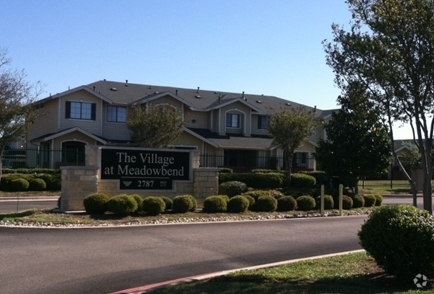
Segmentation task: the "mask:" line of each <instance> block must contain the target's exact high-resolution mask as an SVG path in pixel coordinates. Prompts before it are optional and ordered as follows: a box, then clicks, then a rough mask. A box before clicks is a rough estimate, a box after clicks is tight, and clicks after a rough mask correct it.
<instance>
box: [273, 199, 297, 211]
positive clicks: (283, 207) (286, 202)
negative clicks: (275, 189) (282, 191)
mask: <svg viewBox="0 0 434 294" xmlns="http://www.w3.org/2000/svg"><path fill="white" fill-rule="evenodd" d="M296 208H297V201H296V200H295V199H294V197H292V196H283V197H280V198H279V199H277V210H278V211H292V210H295V209H296Z"/></svg>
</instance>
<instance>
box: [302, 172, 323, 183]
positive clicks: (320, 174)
mask: <svg viewBox="0 0 434 294" xmlns="http://www.w3.org/2000/svg"><path fill="white" fill-rule="evenodd" d="M299 173H301V174H305V175H309V176H312V177H314V178H315V180H316V186H318V187H319V186H321V185H324V184H325V182H326V173H325V171H319V170H317V171H300V172H299Z"/></svg>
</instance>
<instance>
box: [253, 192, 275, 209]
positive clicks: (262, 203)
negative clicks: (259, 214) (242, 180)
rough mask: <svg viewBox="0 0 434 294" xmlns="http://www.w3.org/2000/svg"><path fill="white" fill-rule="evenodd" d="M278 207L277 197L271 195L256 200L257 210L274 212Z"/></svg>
mask: <svg viewBox="0 0 434 294" xmlns="http://www.w3.org/2000/svg"><path fill="white" fill-rule="evenodd" d="M276 209H277V199H276V198H274V197H271V196H262V197H259V198H258V200H257V201H256V202H255V210H256V211H266V212H272V211H275V210H276Z"/></svg>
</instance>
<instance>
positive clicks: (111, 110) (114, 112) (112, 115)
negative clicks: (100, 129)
mask: <svg viewBox="0 0 434 294" xmlns="http://www.w3.org/2000/svg"><path fill="white" fill-rule="evenodd" d="M107 121H108V122H126V121H127V108H126V107H123V106H112V105H109V106H107Z"/></svg>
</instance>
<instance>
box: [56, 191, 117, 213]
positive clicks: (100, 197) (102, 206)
mask: <svg viewBox="0 0 434 294" xmlns="http://www.w3.org/2000/svg"><path fill="white" fill-rule="evenodd" d="M109 200H110V197H109V196H108V195H106V194H104V193H95V194H91V195H89V196H87V197H86V198H84V199H83V206H84V209H85V210H86V212H87V213H88V214H104V213H105V212H106V211H107V202H108V201H109ZM59 201H60V197H59Z"/></svg>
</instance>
